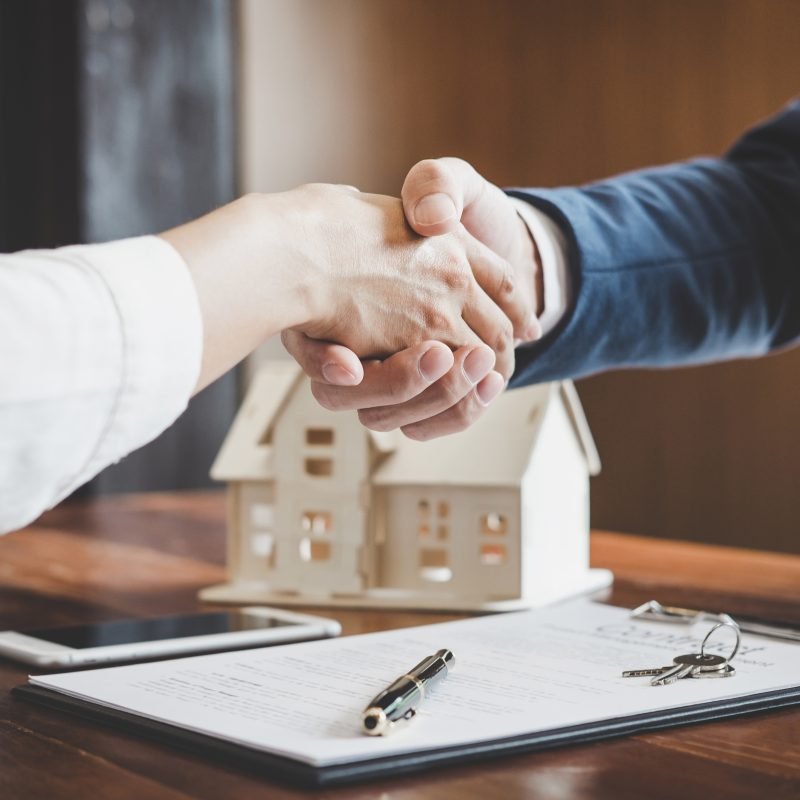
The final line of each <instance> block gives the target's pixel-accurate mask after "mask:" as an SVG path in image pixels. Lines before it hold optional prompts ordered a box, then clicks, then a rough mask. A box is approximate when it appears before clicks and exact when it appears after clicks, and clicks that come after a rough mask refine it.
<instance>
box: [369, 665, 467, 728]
mask: <svg viewBox="0 0 800 800" xmlns="http://www.w3.org/2000/svg"><path fill="white" fill-rule="evenodd" d="M455 663H456V658H455V656H454V655H453V653H452V652H451V651H450V650H439V651H438V652H437V653H434V654H433V655H432V656H428V657H427V658H425V659H423V660H422V661H420V662H419V664H417V666H416V667H414V668H413V669H410V670H409V671H408V672H407V673H406V674H405V675H401V676H400V677H399V678H398V679H397V680H396V681H394V682H393V683H392V684H390V685H389V686H387V687H386V688H385V689H384V690H383V691H382V692H381V693H380V694H379V695H377V696H376V697H374V698H373V699H372V700H371V701H370V702H369V704H368V705H367V707H366V708H365V709H364V714H363V716H362V720H361V722H362V729H363V731H364V733H366V734H367V735H368V736H383V735H384V734H387V733H391V732H392V731H393V730H394V729H395V728H396V727H397V726H398V725H401V724H402V723H404V722H409V721H410V720H412V719H413V718H414V717H415V716H416V713H417V708H418V706H419V704H420V703H421V702H422V701H423V700H424V699H425V696H426V695H427V693H428V691H429V690H430V689H431V688H432V687H433V686H435V685H436V684H437V683H439V681H441V680H442V679H443V678H445V677H447V674H448V673H449V672H450V670H451V669H452V668H453V667H454V666H455Z"/></svg>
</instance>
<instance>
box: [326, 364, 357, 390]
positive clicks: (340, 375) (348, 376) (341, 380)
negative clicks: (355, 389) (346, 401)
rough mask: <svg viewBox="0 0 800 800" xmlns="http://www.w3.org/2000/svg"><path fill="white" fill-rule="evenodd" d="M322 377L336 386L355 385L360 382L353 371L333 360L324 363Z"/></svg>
mask: <svg viewBox="0 0 800 800" xmlns="http://www.w3.org/2000/svg"><path fill="white" fill-rule="evenodd" d="M322 377H323V378H325V380H326V381H327V382H328V383H330V384H333V385H334V386H354V385H355V384H356V383H358V381H357V380H356V376H355V375H353V373H352V372H350V371H349V370H346V369H345V368H344V367H342V366H340V365H339V364H336V363H334V362H333V361H329V362H328V363H327V364H323V366H322Z"/></svg>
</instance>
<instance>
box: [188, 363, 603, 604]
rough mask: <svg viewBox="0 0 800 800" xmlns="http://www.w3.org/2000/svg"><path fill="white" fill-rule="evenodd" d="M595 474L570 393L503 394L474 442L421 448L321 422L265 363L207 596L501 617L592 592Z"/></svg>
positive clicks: (233, 470) (239, 424) (242, 437)
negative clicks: (217, 572)
mask: <svg viewBox="0 0 800 800" xmlns="http://www.w3.org/2000/svg"><path fill="white" fill-rule="evenodd" d="M598 470H599V460H598V457H597V452H596V450H595V447H594V443H593V441H592V438H591V434H590V433H589V429H588V426H587V424H586V420H585V417H584V415H583V411H582V408H581V406H580V402H579V400H578V398H577V394H576V392H575V389H574V387H573V386H572V384H571V383H562V384H548V385H543V386H536V387H531V388H527V389H516V390H513V391H508V392H505V393H504V394H503V396H501V397H500V398H499V399H498V400H496V401H495V402H494V403H493V404H492V405H491V406H490V407H489V408H488V409H487V411H486V412H485V413H484V415H483V417H482V418H481V419H480V420H479V421H478V422H477V423H476V424H475V425H473V426H472V427H471V428H469V429H468V430H466V431H464V432H462V433H460V434H456V435H453V436H447V437H443V438H441V439H436V440H434V441H431V442H414V441H411V440H409V439H406V438H405V437H403V436H402V435H401V434H399V433H391V434H386V433H374V432H372V431H369V430H367V429H365V428H364V427H363V426H362V425H361V424H360V423H359V421H358V418H357V416H356V415H355V414H349V413H341V412H340V413H336V412H331V411H327V410H325V409H324V408H322V407H321V406H320V405H319V404H318V403H317V402H316V400H315V399H314V398H313V396H312V394H311V391H310V387H309V383H308V380H307V379H306V378H305V377H304V376H303V374H302V372H301V371H300V369H299V368H298V367H297V366H296V365H295V364H294V363H293V362H288V361H275V362H270V363H267V364H265V365H264V366H263V367H262V368H261V370H260V371H259V372H258V374H257V375H256V377H255V378H254V380H253V383H252V386H251V388H250V391H249V392H248V394H247V397H246V399H245V402H244V404H243V406H242V408H241V409H240V411H239V414H238V415H237V417H236V420H235V421H234V424H233V426H232V428H231V431H230V433H229V434H228V437H227V439H226V440H225V442H224V444H223V447H222V450H221V451H220V453H219V455H218V457H217V459H216V461H215V463H214V466H213V468H212V472H211V474H212V476H213V477H214V478H216V479H218V480H224V481H227V482H228V484H229V490H228V491H229V512H228V569H229V582H228V583H225V584H223V585H220V586H214V587H211V588H208V589H206V590H204V591H203V592H202V593H201V596H202V597H203V599H206V600H213V601H216V602H220V601H222V602H243V603H253V602H263V603H280V604H301V603H302V604H315V605H321V604H328V605H350V606H373V607H375V606H396V607H407V608H440V609H448V608H451V609H483V610H507V609H512V608H522V607H528V606H534V605H541V604H544V603H548V602H552V601H554V600H558V599H561V598H563V597H566V596H570V595H573V594H578V593H582V592H587V591H591V590H593V589H598V588H601V587H603V586H605V585H608V584H609V583H610V581H611V575H610V573H608V572H607V571H605V570H590V569H589V476H590V475H593V474H596V472H597V471H598Z"/></svg>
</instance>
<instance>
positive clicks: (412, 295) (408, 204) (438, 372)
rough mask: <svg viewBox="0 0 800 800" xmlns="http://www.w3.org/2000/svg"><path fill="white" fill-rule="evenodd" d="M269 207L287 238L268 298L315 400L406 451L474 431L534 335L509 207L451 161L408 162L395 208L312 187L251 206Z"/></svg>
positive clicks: (535, 291)
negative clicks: (282, 313)
mask: <svg viewBox="0 0 800 800" xmlns="http://www.w3.org/2000/svg"><path fill="white" fill-rule="evenodd" d="M275 197H282V198H283V200H284V202H285V204H286V205H285V206H284V215H285V216H286V218H288V220H289V221H290V223H289V224H290V228H291V229H292V230H293V233H292V234H291V236H290V237H288V238H292V237H297V238H296V240H295V241H294V242H293V243H292V242H288V248H287V250H288V253H290V254H291V258H289V261H291V262H292V263H291V265H289V264H286V262H284V268H287V267H288V272H287V274H286V275H285V278H283V279H282V281H283V283H282V285H277V284H276V285H275V288H274V291H275V298H284V299H282V300H281V302H282V303H287V304H288V305H289V306H291V305H293V304H296V305H297V307H298V309H300V310H299V313H298V314H297V318H296V319H292V320H289V322H290V324H287V325H286V326H285V327H284V328H283V329H282V339H283V343H284V345H285V346H286V348H287V350H288V351H289V353H290V354H291V355H292V356H293V357H294V358H295V359H296V360H297V361H298V362H299V363H300V365H301V366H302V367H303V369H304V370H305V372H306V373H307V374H308V376H309V377H310V378H311V381H312V391H313V393H314V396H315V397H316V399H317V400H318V401H319V402H320V403H321V404H322V405H323V406H324V407H326V408H328V409H331V410H353V409H355V410H357V411H358V413H359V418H360V420H361V422H362V424H364V425H365V426H366V427H368V428H372V429H373V430H378V431H388V430H393V429H396V428H400V429H401V430H402V431H403V433H404V434H405V435H406V436H409V437H410V438H413V439H418V440H426V439H431V438H434V437H436V436H441V435H444V434H448V433H453V432H456V431H459V430H461V429H464V428H466V427H468V426H469V425H470V424H472V423H473V422H474V421H475V420H476V419H477V418H478V417H479V416H480V414H481V413H482V411H483V409H484V408H485V407H486V406H488V405H489V404H490V403H491V402H492V401H493V400H494V399H495V398H496V397H497V396H498V395H499V394H500V392H501V391H502V390H503V389H504V387H505V385H506V383H507V381H508V379H509V378H510V377H511V374H512V372H513V370H514V348H515V346H516V345H517V344H519V343H520V342H528V341H532V340H534V339H537V338H538V337H539V335H540V326H539V322H538V313H539V312H540V310H541V296H542V291H541V275H540V270H539V267H538V261H537V253H536V247H535V245H534V242H533V239H532V238H531V235H530V233H529V231H528V228H527V226H526V224H525V222H524V221H523V220H522V219H521V218H520V216H519V215H518V214H517V212H516V209H515V206H514V203H513V201H512V200H511V199H510V198H508V197H507V196H506V195H505V194H504V193H503V192H502V191H501V190H500V189H498V188H497V187H496V186H494V185H493V184H491V183H489V182H488V181H486V180H485V179H484V178H483V177H481V176H480V175H479V174H478V173H477V172H476V171H475V170H474V169H473V168H472V167H471V166H470V165H469V164H467V163H466V162H464V161H461V160H459V159H455V158H443V159H439V160H435V161H434V160H428V161H422V162H420V163H418V164H417V165H416V166H415V167H413V168H412V170H411V171H410V172H409V174H408V176H407V178H406V180H405V183H404V185H403V189H402V200H398V199H395V198H391V197H387V196H383V195H369V194H362V193H360V192H358V191H357V190H355V189H352V188H350V187H340V186H329V185H322V184H311V185H307V186H303V187H301V188H299V189H296V190H294V191H293V192H288V193H286V194H285V195H281V196H270V195H266V196H253V197H251V198H250V199H251V202H254V203H256V204H257V203H258V202H260V201H262V202H265V203H270V202H271V201H274V198H275ZM298 251H299V252H298ZM298 255H299V258H298V257H297V256H298ZM537 285H538V288H537ZM284 310H285V307H284Z"/></svg>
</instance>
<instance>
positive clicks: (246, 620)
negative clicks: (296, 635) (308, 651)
mask: <svg viewBox="0 0 800 800" xmlns="http://www.w3.org/2000/svg"><path fill="white" fill-rule="evenodd" d="M297 624H298V623H296V622H288V621H286V620H282V619H275V618H273V617H268V616H259V615H256V614H247V613H245V612H242V611H221V612H210V613H206V614H184V615H178V616H172V617H155V618H152V619H147V618H145V619H123V620H119V621H118V622H98V623H95V624H93V625H71V626H69V627H64V628H38V629H36V630H27V631H20V633H24V634H25V635H26V636H33V637H34V638H36V639H44V640H45V641H48V642H53V643H55V644H62V645H65V646H66V647H74V648H76V649H78V650H84V649H86V648H89V647H105V646H107V645H113V644H132V643H133V642H152V641H156V640H158V639H184V638H186V637H189V636H206V635H208V634H212V633H230V632H233V631H251V630H257V629H260V628H285V627H287V626H290V625H297Z"/></svg>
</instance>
